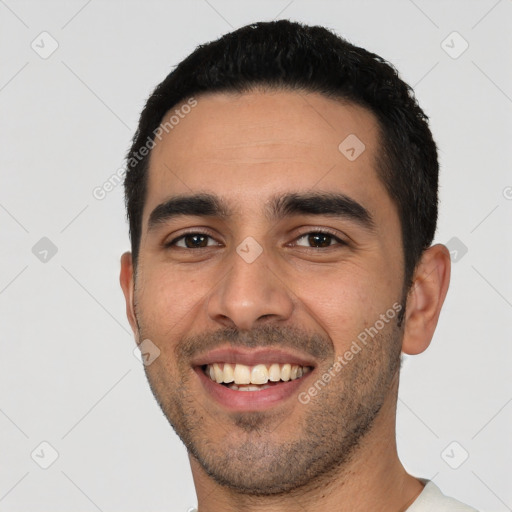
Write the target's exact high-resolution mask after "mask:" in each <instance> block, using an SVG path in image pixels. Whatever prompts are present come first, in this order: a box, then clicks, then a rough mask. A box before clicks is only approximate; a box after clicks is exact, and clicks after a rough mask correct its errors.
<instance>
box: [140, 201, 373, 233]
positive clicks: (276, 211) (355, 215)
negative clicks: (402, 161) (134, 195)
mask: <svg viewBox="0 0 512 512" xmlns="http://www.w3.org/2000/svg"><path fill="white" fill-rule="evenodd" d="M265 213H266V216H267V218H268V220H269V221H271V222H276V221H278V220H280V219H283V218H285V217H291V216H293V215H301V214H302V215H325V216H333V217H338V218H342V219H347V220H352V221H355V222H356V223H358V224H359V225H360V226H361V227H363V228H365V229H366V230H368V231H370V232H374V231H375V221H374V219H373V217H372V215H371V214H370V212H369V211H368V210H367V209H366V208H365V207H364V206H362V205H361V204H360V203H358V202H357V201H355V200H354V199H352V198H350V197H348V196H346V195H345V194H341V193H328V192H311V193H288V194H285V195H274V196H273V197H272V198H271V199H270V201H269V202H268V203H267V205H266V207H265ZM233 215H234V212H233V211H232V210H231V209H230V208H229V206H228V205H227V203H226V202H225V201H224V200H223V199H222V198H220V197H218V196H216V195H214V194H208V193H200V194H192V195H182V196H173V197H171V198H169V199H167V200H166V201H165V202H163V203H161V204H159V205H158V206H157V207H156V208H155V209H154V210H153V211H152V212H151V214H150V216H149V219H148V232H150V231H152V230H153V229H155V228H156V227H157V226H159V225H161V224H164V223H165V222H168V221H169V220H171V219H173V218H175V217H180V216H199V217H217V218H221V219H228V218H230V217H232V216H233Z"/></svg>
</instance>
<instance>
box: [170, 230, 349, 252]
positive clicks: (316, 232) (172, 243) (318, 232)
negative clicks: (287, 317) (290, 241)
mask: <svg viewBox="0 0 512 512" xmlns="http://www.w3.org/2000/svg"><path fill="white" fill-rule="evenodd" d="M193 235H204V236H207V237H209V238H212V239H214V237H213V236H211V235H210V233H207V232H205V231H200V230H199V231H189V232H187V233H183V234H181V235H180V236H178V237H176V238H174V239H173V240H171V241H170V242H166V243H164V244H163V245H164V248H165V249H171V248H172V247H173V246H175V244H176V243H177V242H178V241H180V240H182V239H184V238H185V237H187V236H193ZM307 235H327V236H330V237H332V238H333V239H334V240H335V241H336V242H337V244H331V245H328V246H327V247H304V246H299V247H304V248H305V249H313V250H318V249H328V248H331V247H334V246H336V245H339V246H344V245H348V244H347V242H345V241H344V240H342V239H341V238H339V237H338V236H336V235H335V234H334V233H333V232H332V231H330V230H328V229H320V230H314V231H306V232H305V233H301V234H300V235H298V236H297V237H296V238H295V240H299V239H301V238H303V237H305V236H307ZM209 247H211V246H207V247H196V248H191V247H180V249H185V250H189V251H196V250H198V249H208V248H209Z"/></svg>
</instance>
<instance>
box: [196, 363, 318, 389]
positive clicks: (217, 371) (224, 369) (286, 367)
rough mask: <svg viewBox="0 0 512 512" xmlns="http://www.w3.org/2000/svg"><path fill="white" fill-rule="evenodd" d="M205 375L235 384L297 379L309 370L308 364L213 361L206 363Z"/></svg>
mask: <svg viewBox="0 0 512 512" xmlns="http://www.w3.org/2000/svg"><path fill="white" fill-rule="evenodd" d="M205 371H206V375H209V377H210V379H212V380H214V381H215V382H218V383H219V384H220V383H222V382H225V383H226V384H228V383H230V382H234V383H235V384H266V383H267V382H268V381H271V382H277V381H279V380H283V381H288V380H294V379H298V378H299V377H302V376H303V375H304V374H306V373H308V372H309V371H311V368H310V367H309V366H299V365H297V364H289V363H286V364H278V363H274V364H271V365H265V364H257V365H256V366H246V365H245V364H238V363H237V364H235V365H232V364H229V363H213V364H208V365H206V370H205Z"/></svg>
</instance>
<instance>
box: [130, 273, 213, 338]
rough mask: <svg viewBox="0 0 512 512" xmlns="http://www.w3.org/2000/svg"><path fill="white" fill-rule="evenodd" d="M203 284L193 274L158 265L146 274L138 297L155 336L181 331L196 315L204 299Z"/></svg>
mask: <svg viewBox="0 0 512 512" xmlns="http://www.w3.org/2000/svg"><path fill="white" fill-rule="evenodd" d="M204 282H205V281H204V280H201V279H199V278H198V277H197V275H196V276H194V277H192V276H191V275H190V273H186V274H185V273H180V272H176V271H171V270H170V269H169V268H167V269H166V268H163V267H161V266H157V265H154V266H153V267H152V268H151V269H148V270H146V272H145V273H144V283H143V286H142V287H141V289H140V293H139V294H138V297H137V301H138V306H139V314H140V316H141V319H142V323H143V325H144V326H145V327H146V328H147V330H148V331H149V332H152V333H154V334H155V335H157V334H158V333H159V332H160V333H166V334H170V333H171V332H172V331H174V330H179V325H180V323H181V322H182V321H186V319H187V317H188V315H191V314H194V309H195V308H197V307H198V304H199V303H200V302H201V297H203V296H204V295H205V293H206V288H205V286H204ZM202 283H203V284H202ZM149 332H148V334H149Z"/></svg>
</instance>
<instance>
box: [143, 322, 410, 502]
mask: <svg viewBox="0 0 512 512" xmlns="http://www.w3.org/2000/svg"><path fill="white" fill-rule="evenodd" d="M269 329H270V332H271V333H273V335H274V337H275V336H277V338H279V336H281V339H285V338H284V337H283V336H282V335H281V334H279V333H280V331H281V329H280V328H275V330H272V328H269ZM258 332H259V331H258ZM148 334H149V333H148ZM402 335H403V333H402V330H401V329H400V328H399V327H397V326H396V325H395V324H394V323H390V324H389V325H386V327H385V328H384V329H382V330H381V331H380V332H379V333H378V334H377V335H375V337H374V338H373V339H372V340H371V341H369V342H368V343H367V345H365V346H364V347H363V348H362V350H361V351H360V352H359V353H358V354H355V356H354V358H353V359H352V360H351V361H350V362H348V364H347V365H346V366H344V367H343V368H342V370H341V371H340V372H338V373H337V374H336V375H335V377H333V378H332V380H331V381H330V382H329V383H328V385H326V386H325V387H323V388H321V390H320V391H319V392H318V395H317V396H315V397H314V398H312V400H311V401H310V402H309V403H308V404H301V403H300V402H299V401H298V400H297V402H296V404H295V406H294V408H293V409H292V410H293V416H295V417H296V418H297V419H296V421H294V418H291V417H288V416H285V415H284V414H282V413H280V412H279V411H273V410H267V411H260V412H245V413H233V414H230V415H229V416H227V415H226V414H225V413H221V412H220V411H219V412H218V413H217V414H216V415H215V416H214V415H213V414H212V413H211V412H210V411H208V410H206V408H205V406H204V405H203V404H202V403H201V401H200V400H201V398H203V399H204V397H197V396H193V394H192V392H191V391H190V386H189V382H190V380H191V378H192V377H194V376H193V374H192V372H191V370H190V366H189V365H188V364H186V363H185V364H183V360H180V358H179V357H177V358H176V361H177V367H176V368H174V370H173V369H172V367H171V366H166V365H165V361H164V358H161V359H162V360H161V361H159V360H158V359H157V360H156V361H155V362H153V363H152V365H151V366H148V367H145V372H146V377H147V379H148V382H149V385H150V388H151V391H152V392H153V395H154V396H155V399H156V400H157V403H158V404H159V406H160V408H161V410H162V412H163V413H164V415H165V416H166V418H167V420H168V421H169V423H170V424H171V426H172V428H173V429H174V431H175V432H176V434H177V435H178V436H179V437H180V439H181V440H182V442H183V443H184V444H185V446H186V448H187V450H188V452H189V454H190V455H191V456H192V457H193V458H194V459H195V460H196V461H197V462H198V463H199V465H200V466H201V468H202V469H203V470H204V472H205V473H206V474H207V475H209V476H210V477H211V478H212V479H213V480H214V481H215V482H217V483H218V484H220V485H222V486H225V487H228V488H230V489H231V490H234V491H236V492H238V493H242V494H247V495H254V496H270V495H274V496H275V495H279V494H284V493H289V492H290V491H293V490H296V489H299V488H301V487H303V486H316V485H319V484H320V482H322V481H326V480H329V479H331V478H339V477H340V474H342V473H343V472H344V470H345V469H347V468H348V466H349V465H350V462H351V461H352V459H353V458H354V456H355V455H356V454H357V452H358V449H359V447H360V446H361V443H362V442H363V440H364V439H365V437H366V436H368V434H369V433H370V432H371V430H372V427H373V425H374V423H375V420H376V418H377V416H378V414H379V412H380V411H381V408H382V405H383V404H384V402H385V400H386V398H387V397H388V395H389V393H390V391H391V387H392V383H393V381H394V377H395V376H396V374H397V373H398V372H399V367H400V353H401V340H402ZM303 336H304V334H303ZM235 337H237V339H238V335H236V336H235ZM258 338H259V340H260V341H261V340H262V339H263V338H261V337H259V336H258ZM139 339H145V336H144V335H143V334H142V330H141V329H140V328H139ZM266 339H267V338H266ZM323 339H324V342H323V343H324V344H326V343H327V344H328V343H329V341H328V340H326V339H325V338H323ZM286 346H291V343H289V342H287V343H286ZM326 346H327V345H325V347H326ZM179 347H180V346H179V345H178V346H177V347H176V348H177V350H176V354H179V353H180V351H179ZM302 348H304V345H303V346H302ZM331 351H332V348H331ZM324 353H325V352H324ZM159 359H160V358H159ZM333 362H334V353H333V352H331V357H330V359H329V360H326V361H325V364H322V365H320V366H318V367H317V368H316V369H317V370H318V375H317V377H316V379H321V376H322V375H323V374H324V373H326V372H328V371H329V369H330V368H331V366H332V364H333ZM194 378H195V377H194ZM316 379H315V380H311V381H310V382H311V383H314V382H315V381H316ZM294 399H295V400H296V398H293V397H290V398H289V400H294ZM288 410H290V409H288ZM292 421H293V423H292ZM290 424H291V426H292V427H293V428H292V433H291V434H290V433H288V432H287V429H286V426H287V425H288V426H290ZM215 432H216V433H215ZM212 433H215V434H214V435H213V436H212Z"/></svg>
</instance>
